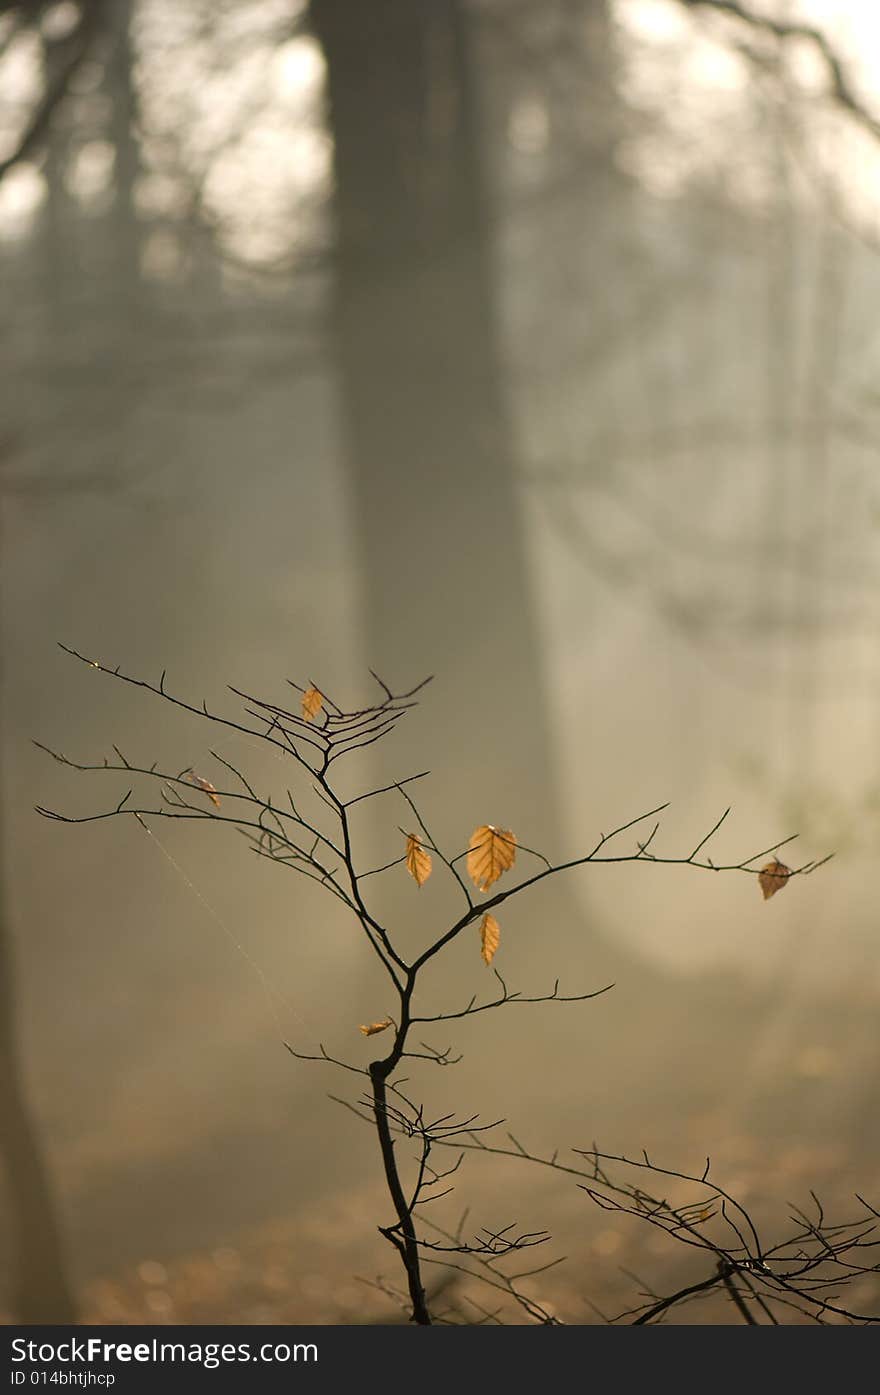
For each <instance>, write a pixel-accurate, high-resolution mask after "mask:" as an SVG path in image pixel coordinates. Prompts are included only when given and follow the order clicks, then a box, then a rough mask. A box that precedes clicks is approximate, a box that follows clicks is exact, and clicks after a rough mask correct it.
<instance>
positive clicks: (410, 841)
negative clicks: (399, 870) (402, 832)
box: [406, 833, 432, 887]
mask: <svg viewBox="0 0 880 1395" xmlns="http://www.w3.org/2000/svg"><path fill="white" fill-rule="evenodd" d="M431 866H432V863H431V854H430V853H429V852H428V851H427V849H426V848H424V847H423V846H422V840H421V838H419V837H418V835H417V834H415V833H408V834H407V835H406V870H407V871H408V872H409V874H410V876H411V877H412V879H413V881H414V882H415V884H416V886H419V887H422V886H424V885H425V882H426V881H427V880H428V878H429V877H430V875H431Z"/></svg>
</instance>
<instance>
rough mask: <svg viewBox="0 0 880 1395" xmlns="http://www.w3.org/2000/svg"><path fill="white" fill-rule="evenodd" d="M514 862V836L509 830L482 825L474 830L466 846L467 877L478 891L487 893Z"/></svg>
mask: <svg viewBox="0 0 880 1395" xmlns="http://www.w3.org/2000/svg"><path fill="white" fill-rule="evenodd" d="M515 861H516V834H515V833H511V831H510V829H509V828H496V827H495V826H494V824H491V823H484V824H481V825H480V827H479V828H475V829H474V831H473V833H472V834H471V841H470V843H469V844H468V855H467V870H468V876H469V877H470V879H471V881H472V882H473V884H474V886H475V887H476V888H477V890H478V891H488V890H489V887H490V886H491V885H492V883H493V882H497V880H498V878H499V877H500V876H501V873H502V872H506V871H507V870H508V869H509V868H510V867H512V866H513V864H514V862H515Z"/></svg>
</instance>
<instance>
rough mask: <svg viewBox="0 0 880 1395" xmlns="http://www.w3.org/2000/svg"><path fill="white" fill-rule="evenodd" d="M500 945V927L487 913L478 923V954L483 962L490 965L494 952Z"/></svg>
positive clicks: (492, 916)
mask: <svg viewBox="0 0 880 1395" xmlns="http://www.w3.org/2000/svg"><path fill="white" fill-rule="evenodd" d="M500 943H501V926H500V925H499V924H498V921H497V920H496V919H495V917H494V915H489V914H488V913H487V914H486V915H484V916H483V919H482V920H481V921H480V953H481V955H482V956H483V962H484V963H486V964H491V963H492V960H493V959H494V958H495V951H496V950H497V948H498V946H499V945H500Z"/></svg>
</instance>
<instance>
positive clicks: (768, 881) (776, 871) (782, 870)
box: [758, 858, 791, 901]
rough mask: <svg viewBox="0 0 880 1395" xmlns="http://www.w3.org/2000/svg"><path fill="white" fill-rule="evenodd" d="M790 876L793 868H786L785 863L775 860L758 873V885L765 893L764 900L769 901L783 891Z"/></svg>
mask: <svg viewBox="0 0 880 1395" xmlns="http://www.w3.org/2000/svg"><path fill="white" fill-rule="evenodd" d="M790 876H791V868H790V867H786V865H785V863H784V862H777V861H776V859H775V858H774V859H773V861H772V862H768V863H767V866H766V867H762V868H761V871H760V872H759V873H758V885H759V887H760V888H761V890H762V891H763V893H764V900H765V901H768V900H769V899H770V897H771V896H775V895H776V893H777V891H781V890H782V888H783V887H784V886H785V884H786V882H787V881H788V879H789V877H790Z"/></svg>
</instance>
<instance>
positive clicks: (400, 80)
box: [311, 0, 559, 849]
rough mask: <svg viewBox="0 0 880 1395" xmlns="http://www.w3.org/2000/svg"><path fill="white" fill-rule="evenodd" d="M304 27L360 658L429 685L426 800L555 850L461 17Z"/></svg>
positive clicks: (342, 11) (444, 12) (339, 16)
mask: <svg viewBox="0 0 880 1395" xmlns="http://www.w3.org/2000/svg"><path fill="white" fill-rule="evenodd" d="M311 16H312V22H313V26H314V29H315V32H316V34H317V36H318V38H319V40H320V42H321V44H322V46H323V49H324V53H325V56H326V60H327V68H328V96H329V109H330V122H331V129H332V136H333V141H334V148H335V156H334V162H335V215H336V236H337V282H336V299H335V307H334V324H333V328H334V344H335V355H336V364H337V370H338V375H339V383H340V391H341V396H342V420H343V428H344V432H345V444H346V448H347V455H348V463H349V469H350V479H351V491H352V497H353V506H354V517H355V521H356V528H357V534H358V543H359V548H360V567H361V576H362V596H361V606H362V615H363V638H364V648H365V651H366V658H367V662H369V663H370V665H371V666H372V667H374V668H375V669H376V670H377V671H379V672H380V673H382V672H383V671H384V673H385V674H388V675H390V676H392V678H393V681H395V682H408V681H410V680H411V679H413V678H420V677H422V676H424V675H425V674H427V673H432V672H436V673H437V674H438V687H437V689H436V690H435V692H434V693H433V694H432V699H431V700H432V703H435V704H438V705H439V716H438V718H437V719H436V729H437V730H439V731H441V732H442V736H441V739H440V742H439V744H440V746H441V749H443V750H444V752H448V756H449V759H448V761H447V762H446V764H445V766H444V770H443V772H442V776H441V777H440V778H438V779H437V780H435V782H434V787H433V788H432V796H431V797H432V801H435V800H437V799H438V798H439V797H440V794H441V791H442V790H443V789H444V788H445V790H446V793H447V796H448V798H449V799H452V798H453V797H454V798H455V802H456V808H457V809H458V810H460V809H462V808H464V807H469V808H471V809H473V810H474V816H475V817H476V814H477V812H479V811H480V810H483V811H485V816H486V817H487V818H489V819H491V818H492V817H493V811H496V813H495V816H496V817H497V818H498V819H505V820H509V821H510V824H511V826H513V827H515V828H518V829H519V828H520V827H521V828H522V829H523V830H525V829H528V831H529V833H530V834H531V836H532V837H533V838H534V840H535V841H536V842H538V843H540V845H541V846H544V847H547V848H548V849H552V848H558V846H559V845H558V840H557V837H556V832H557V813H556V802H555V790H554V780H553V775H552V765H553V762H552V755H551V741H550V734H549V730H548V723H547V719H546V715H545V714H546V703H545V695H544V689H543V682H542V674H541V643H540V636H539V631H538V625H537V621H536V616H535V608H534V601H533V594H532V587H531V584H530V579H529V568H528V561H527V556H526V547H525V539H524V533H523V526H522V521H521V518H520V510H519V508H518V501H517V495H516V452H515V447H514V443H513V439H512V431H511V425H510V421H509V415H508V411H507V408H506V404H505V400H504V391H503V382H502V368H501V364H500V360H499V347H498V342H497V330H496V309H495V305H494V301H493V293H492V277H491V267H490V246H489V234H488V228H487V217H486V195H485V187H484V179H483V174H482V170H481V162H480V151H479V123H478V120H477V113H476V111H475V101H474V84H473V76H472V59H471V54H470V52H469V42H468V34H467V32H466V24H465V21H464V18H463V6H462V5H461V3H459V0H372V2H371V3H370V4H369V5H352V4H350V3H349V2H348V0H313V3H312V7H311ZM447 714H448V715H447ZM444 722H445V723H446V727H447V730H446V731H445V732H444V731H443V726H444ZM487 804H488V807H487ZM459 816H460V815H459ZM480 817H483V814H482V813H481V814H480ZM514 820H517V822H516V823H514ZM521 836H525V835H524V833H523V834H522V835H521Z"/></svg>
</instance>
